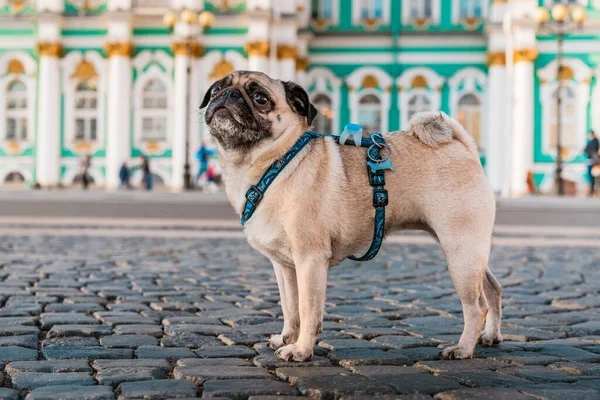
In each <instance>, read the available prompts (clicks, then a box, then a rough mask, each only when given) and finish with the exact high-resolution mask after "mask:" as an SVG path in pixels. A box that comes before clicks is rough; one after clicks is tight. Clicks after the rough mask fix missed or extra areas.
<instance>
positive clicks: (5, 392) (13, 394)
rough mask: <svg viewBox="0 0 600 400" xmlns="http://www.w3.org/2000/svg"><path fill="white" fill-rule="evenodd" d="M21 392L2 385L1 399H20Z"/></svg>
mask: <svg viewBox="0 0 600 400" xmlns="http://www.w3.org/2000/svg"><path fill="white" fill-rule="evenodd" d="M19 398H20V395H19V392H17V391H16V390H13V389H8V388H2V387H0V399H2V400H19Z"/></svg>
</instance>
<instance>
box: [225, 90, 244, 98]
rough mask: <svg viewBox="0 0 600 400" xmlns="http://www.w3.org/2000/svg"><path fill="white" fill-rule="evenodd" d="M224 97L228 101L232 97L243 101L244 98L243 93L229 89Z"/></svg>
mask: <svg viewBox="0 0 600 400" xmlns="http://www.w3.org/2000/svg"><path fill="white" fill-rule="evenodd" d="M223 96H224V97H225V98H226V99H228V98H230V97H233V98H234V99H241V98H242V92H240V91H239V90H237V89H229V90H227V91H226V92H225V93H223Z"/></svg>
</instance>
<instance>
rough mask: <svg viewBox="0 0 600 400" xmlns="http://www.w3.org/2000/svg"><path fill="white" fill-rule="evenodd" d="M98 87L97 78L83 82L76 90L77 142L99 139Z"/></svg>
mask: <svg viewBox="0 0 600 400" xmlns="http://www.w3.org/2000/svg"><path fill="white" fill-rule="evenodd" d="M97 109H98V87H97V81H96V79H95V78H90V79H86V80H83V81H81V82H80V83H79V84H78V85H77V86H76V88H75V114H74V116H75V141H82V142H93V141H95V140H96V139H97V138H98V113H97Z"/></svg>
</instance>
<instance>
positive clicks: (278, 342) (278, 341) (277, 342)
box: [269, 335, 285, 350]
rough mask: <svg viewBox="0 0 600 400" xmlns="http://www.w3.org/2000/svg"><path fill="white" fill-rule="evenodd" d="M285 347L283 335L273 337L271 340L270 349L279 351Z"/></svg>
mask: <svg viewBox="0 0 600 400" xmlns="http://www.w3.org/2000/svg"><path fill="white" fill-rule="evenodd" d="M283 346H285V341H284V340H283V335H273V336H271V338H270V339H269V347H270V348H272V349H273V350H278V349H280V348H282V347H283Z"/></svg>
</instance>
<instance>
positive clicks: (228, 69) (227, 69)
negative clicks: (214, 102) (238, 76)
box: [209, 60, 235, 79]
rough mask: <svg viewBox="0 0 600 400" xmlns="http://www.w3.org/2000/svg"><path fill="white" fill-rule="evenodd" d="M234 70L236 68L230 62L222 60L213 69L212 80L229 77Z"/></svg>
mask: <svg viewBox="0 0 600 400" xmlns="http://www.w3.org/2000/svg"><path fill="white" fill-rule="evenodd" d="M234 70H235V68H234V67H233V65H232V64H231V63H230V62H229V61H227V60H221V61H219V62H218V63H216V64H215V67H214V68H213V70H212V72H211V74H210V76H209V77H210V78H211V79H221V78H223V77H224V76H227V75H229V74H230V73H232V72H233V71H234Z"/></svg>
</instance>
